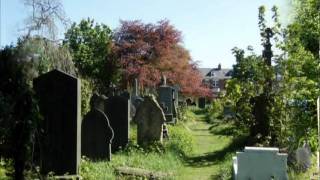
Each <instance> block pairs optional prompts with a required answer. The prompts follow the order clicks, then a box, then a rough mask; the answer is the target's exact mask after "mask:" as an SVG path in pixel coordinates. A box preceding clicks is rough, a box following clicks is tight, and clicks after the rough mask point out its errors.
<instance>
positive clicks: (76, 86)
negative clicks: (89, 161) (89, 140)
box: [33, 70, 81, 175]
mask: <svg viewBox="0 0 320 180" xmlns="http://www.w3.org/2000/svg"><path fill="white" fill-rule="evenodd" d="M33 83H34V89H35V92H36V95H37V98H38V100H39V108H40V113H41V115H42V116H43V118H44V119H43V121H42V123H43V124H42V125H41V126H42V129H43V131H42V132H43V134H42V135H41V137H40V166H41V171H42V173H45V174H47V173H49V172H50V171H53V172H54V173H55V174H56V175H64V174H66V173H69V174H78V173H79V163H80V156H81V116H80V114H81V99H80V97H81V93H80V80H79V79H77V78H76V77H73V76H71V75H69V74H66V73H64V72H62V71H59V70H53V71H50V72H48V73H46V74H44V75H41V76H40V77H38V78H36V79H34V81H33Z"/></svg>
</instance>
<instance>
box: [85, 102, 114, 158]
mask: <svg viewBox="0 0 320 180" xmlns="http://www.w3.org/2000/svg"><path fill="white" fill-rule="evenodd" d="M97 101H99V99H97ZM95 105H100V103H93V105H92V106H91V110H90V111H89V112H88V113H87V114H86V115H85V116H84V119H83V120H82V124H81V155H84V156H86V157H88V158H90V159H94V160H97V159H107V160H109V161H110V160H111V142H112V139H113V130H112V128H111V126H110V124H109V120H108V118H107V116H106V115H105V113H104V112H103V111H101V110H100V109H98V107H95Z"/></svg>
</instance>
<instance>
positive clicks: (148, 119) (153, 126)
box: [134, 96, 165, 145]
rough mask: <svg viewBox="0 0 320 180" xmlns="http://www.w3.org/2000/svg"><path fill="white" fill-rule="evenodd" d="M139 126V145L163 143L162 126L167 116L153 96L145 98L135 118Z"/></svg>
mask: <svg viewBox="0 0 320 180" xmlns="http://www.w3.org/2000/svg"><path fill="white" fill-rule="evenodd" d="M134 119H135V122H137V124H138V144H139V145H144V144H148V143H151V142H155V141H162V125H163V123H164V122H165V115H164V113H163V111H162V109H161V107H160V105H159V104H158V102H157V101H156V100H155V98H154V97H153V96H146V97H144V101H143V102H142V104H141V105H140V106H139V108H138V109H137V112H136V115H135V117H134Z"/></svg>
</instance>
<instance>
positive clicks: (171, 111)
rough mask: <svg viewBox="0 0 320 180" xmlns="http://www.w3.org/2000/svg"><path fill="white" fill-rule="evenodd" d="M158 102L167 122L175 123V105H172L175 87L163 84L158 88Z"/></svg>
mask: <svg viewBox="0 0 320 180" xmlns="http://www.w3.org/2000/svg"><path fill="white" fill-rule="evenodd" d="M158 94H159V97H158V102H159V104H160V105H161V108H162V110H163V112H164V114H165V116H166V120H167V122H168V123H175V118H176V114H177V113H176V109H175V108H176V107H175V105H174V101H175V96H174V94H175V89H174V88H172V87H171V86H167V85H163V86H160V87H159V89H158Z"/></svg>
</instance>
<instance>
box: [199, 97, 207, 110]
mask: <svg viewBox="0 0 320 180" xmlns="http://www.w3.org/2000/svg"><path fill="white" fill-rule="evenodd" d="M198 106H199V108H201V109H204V108H206V98H204V97H200V98H199V100H198Z"/></svg>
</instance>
